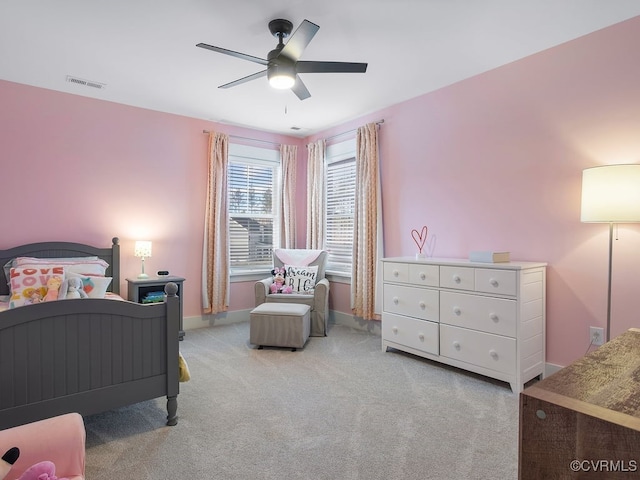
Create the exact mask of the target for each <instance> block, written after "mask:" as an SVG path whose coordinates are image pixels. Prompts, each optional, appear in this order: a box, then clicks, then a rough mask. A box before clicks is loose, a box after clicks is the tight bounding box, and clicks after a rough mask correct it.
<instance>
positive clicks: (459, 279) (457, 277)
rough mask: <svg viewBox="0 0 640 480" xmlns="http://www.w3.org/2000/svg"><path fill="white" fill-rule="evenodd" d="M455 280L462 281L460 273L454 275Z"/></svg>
mask: <svg viewBox="0 0 640 480" xmlns="http://www.w3.org/2000/svg"><path fill="white" fill-rule="evenodd" d="M453 281H454V282H456V283H460V282H461V281H462V279H461V278H460V275H454V276H453Z"/></svg>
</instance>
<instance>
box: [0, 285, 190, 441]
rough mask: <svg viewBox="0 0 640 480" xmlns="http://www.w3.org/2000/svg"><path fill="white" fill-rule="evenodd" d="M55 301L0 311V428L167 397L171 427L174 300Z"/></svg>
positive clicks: (171, 289) (175, 387)
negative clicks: (143, 303) (152, 302)
mask: <svg viewBox="0 0 640 480" xmlns="http://www.w3.org/2000/svg"><path fill="white" fill-rule="evenodd" d="M176 292H177V286H176V285H175V284H171V283H170V284H168V285H167V293H168V294H169V295H168V297H167V301H166V302H165V303H160V304H153V305H141V304H137V303H132V302H126V301H118V300H110V299H78V300H60V301H57V302H50V303H43V304H37V305H29V306H25V307H20V308H16V309H13V310H9V311H5V312H2V313H0V429H4V428H8V427H12V426H15V425H20V424H23V423H27V422H32V421H35V420H40V419H42V418H47V417H51V416H54V415H60V414H63V413H68V412H78V413H80V414H81V415H91V414H94V413H99V412H103V411H106V410H111V409H114V408H118V407H122V406H125V405H130V404H133V403H137V402H141V401H144V400H149V399H153V398H157V397H161V396H166V397H167V413H168V415H167V424H168V425H175V424H176V423H177V414H176V411H177V396H178V392H179V382H178V332H179V310H180V304H179V301H180V300H179V298H178V297H177V296H176Z"/></svg>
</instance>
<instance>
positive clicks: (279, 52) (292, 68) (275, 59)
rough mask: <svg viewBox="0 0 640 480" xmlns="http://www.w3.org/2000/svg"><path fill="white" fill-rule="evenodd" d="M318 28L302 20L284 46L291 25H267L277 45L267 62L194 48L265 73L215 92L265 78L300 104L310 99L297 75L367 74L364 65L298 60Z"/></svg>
mask: <svg viewBox="0 0 640 480" xmlns="http://www.w3.org/2000/svg"><path fill="white" fill-rule="evenodd" d="M319 29H320V27H319V26H318V25H316V24H315V23H311V22H310V21H309V20H304V21H303V22H302V23H301V24H300V26H299V27H298V28H297V29H296V31H295V32H293V35H291V37H290V38H289V40H288V41H287V43H286V44H284V43H283V39H285V38H287V37H289V35H290V34H291V31H292V30H293V24H292V23H291V22H290V21H289V20H283V19H281V18H279V19H276V20H271V21H270V22H269V31H270V32H271V34H272V35H273V36H274V37H277V38H278V45H277V46H276V48H275V49H273V50H271V51H270V52H269V53H268V55H267V59H266V60H265V59H263V58H259V57H254V56H252V55H247V54H246V53H240V52H234V51H233V50H227V49H226V48H221V47H214V46H213V45H207V44H206V43H198V44H197V45H196V47H200V48H206V49H207V50H212V51H214V52H218V53H224V54H225V55H231V56H232V57H237V58H242V59H244V60H249V61H250V62H254V63H258V64H260V65H265V66H266V67H267V69H266V70H262V71H261V72H258V73H254V74H253V75H248V76H246V77H243V78H240V79H238V80H234V81H233V82H229V83H225V84H224V85H220V86H219V87H218V88H230V87H235V86H236V85H240V84H242V83H245V82H248V81H250V80H255V79H256V78H261V77H264V76H265V75H266V76H267V79H268V80H269V84H270V85H271V86H272V87H274V88H282V89H285V88H290V89H291V90H292V91H293V93H295V94H296V96H297V97H298V98H299V99H300V100H304V99H305V98H309V97H310V96H311V94H310V93H309V90H307V87H306V86H305V84H304V83H303V82H302V79H301V78H300V76H299V75H298V74H299V73H364V72H366V71H367V64H366V63H351V62H310V61H302V60H300V57H301V56H302V53H303V52H304V49H305V48H307V45H309V42H311V40H312V39H313V37H314V36H315V34H316V33H317V32H318V30H319Z"/></svg>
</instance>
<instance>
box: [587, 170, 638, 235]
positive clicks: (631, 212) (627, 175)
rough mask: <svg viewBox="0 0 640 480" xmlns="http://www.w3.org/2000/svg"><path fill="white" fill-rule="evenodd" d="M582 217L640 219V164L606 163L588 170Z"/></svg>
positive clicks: (603, 220)
mask: <svg viewBox="0 0 640 480" xmlns="http://www.w3.org/2000/svg"><path fill="white" fill-rule="evenodd" d="M580 219H581V220H582V221H583V222H600V223H640V164H632V165H604V166H602V167H593V168H587V169H586V170H584V171H583V172H582V210H581V214H580Z"/></svg>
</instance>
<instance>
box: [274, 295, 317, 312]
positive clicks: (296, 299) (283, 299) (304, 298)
mask: <svg viewBox="0 0 640 480" xmlns="http://www.w3.org/2000/svg"><path fill="white" fill-rule="evenodd" d="M266 302H267V303H281V304H285V305H287V304H292V303H300V304H303V305H308V306H309V308H310V309H311V310H313V302H314V296H313V295H306V294H296V293H272V294H271V295H267V299H266ZM263 305H264V304H263Z"/></svg>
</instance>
